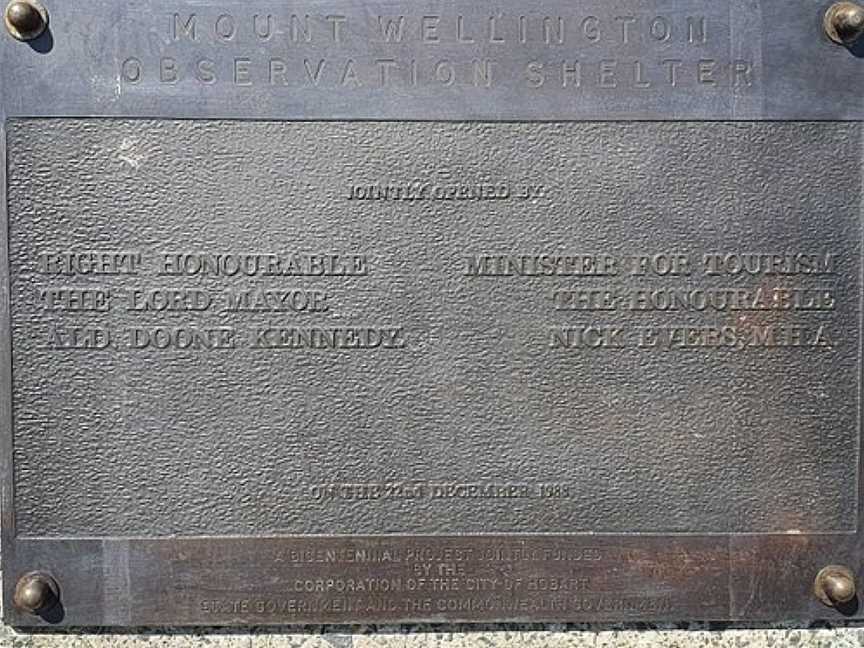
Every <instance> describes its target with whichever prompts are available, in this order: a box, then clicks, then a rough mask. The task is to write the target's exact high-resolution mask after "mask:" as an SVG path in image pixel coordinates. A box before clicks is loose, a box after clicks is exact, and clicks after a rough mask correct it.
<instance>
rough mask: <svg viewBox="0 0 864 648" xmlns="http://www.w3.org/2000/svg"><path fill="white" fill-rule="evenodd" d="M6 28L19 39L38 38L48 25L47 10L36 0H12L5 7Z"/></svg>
mask: <svg viewBox="0 0 864 648" xmlns="http://www.w3.org/2000/svg"><path fill="white" fill-rule="evenodd" d="M5 20H6V29H7V30H8V31H9V33H10V34H12V36H13V37H15V38H17V39H18V40H21V41H28V40H33V39H35V38H39V36H41V35H42V32H44V31H45V28H46V27H47V26H48V12H47V11H45V7H43V6H42V5H41V4H39V2H37V1H36V0H12V2H10V3H9V4H8V5H7V7H6V15H5Z"/></svg>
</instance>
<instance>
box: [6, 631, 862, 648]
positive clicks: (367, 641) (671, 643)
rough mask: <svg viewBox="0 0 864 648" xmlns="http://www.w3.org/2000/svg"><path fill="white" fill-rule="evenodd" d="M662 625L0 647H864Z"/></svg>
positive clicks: (255, 634) (830, 637)
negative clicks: (662, 626) (663, 626)
mask: <svg viewBox="0 0 864 648" xmlns="http://www.w3.org/2000/svg"><path fill="white" fill-rule="evenodd" d="M695 628H696V629H681V628H680V627H679V628H676V629H672V628H662V629H651V630H642V629H636V628H629V629H622V630H592V629H586V628H581V627H573V628H571V627H563V626H550V627H547V628H537V627H531V628H528V629H521V628H520V627H519V626H509V627H501V628H500V629H498V628H494V627H482V628H480V629H478V630H472V629H471V628H464V627H455V628H444V627H429V626H404V627H392V628H391V627H380V628H373V627H337V628H329V627H325V628H322V627H320V626H314V627H312V628H305V629H304V628H280V629H277V630H270V629H258V630H253V631H250V632H248V633H246V632H234V631H231V632H221V631H214V630H208V629H194V630H188V631H186V630H172V629H146V630H141V631H140V632H134V631H133V632H131V633H126V634H116V633H111V632H102V631H99V630H87V631H82V632H76V633H69V634H53V633H47V634H34V635H28V634H24V633H18V632H16V631H14V630H13V629H11V628H9V627H7V626H0V648H181V647H182V648H187V647H188V648H687V647H689V646H693V647H695V648H783V647H786V646H788V647H790V648H853V647H857V646H864V629H861V628H858V627H850V628H834V629H809V630H805V629H785V628H781V627H777V628H771V629H758V630H747V629H735V630H720V629H708V628H703V627H702V626H695Z"/></svg>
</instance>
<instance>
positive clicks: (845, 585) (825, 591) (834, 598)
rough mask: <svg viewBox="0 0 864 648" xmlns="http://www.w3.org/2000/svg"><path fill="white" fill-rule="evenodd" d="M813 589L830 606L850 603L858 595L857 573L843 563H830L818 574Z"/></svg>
mask: <svg viewBox="0 0 864 648" xmlns="http://www.w3.org/2000/svg"><path fill="white" fill-rule="evenodd" d="M813 591H814V593H815V594H816V597H817V598H818V599H819V600H820V601H822V602H823V603H824V604H825V605H827V606H828V607H837V606H838V605H843V604H844V603H849V602H850V601H852V600H853V599H854V598H855V596H856V595H857V587H856V585H855V574H853V573H852V572H851V571H850V570H849V569H848V568H847V567H843V566H842V565H828V566H827V567H825V568H824V569H822V571H820V572H819V573H818V574H817V575H816V583H815V584H814V587H813Z"/></svg>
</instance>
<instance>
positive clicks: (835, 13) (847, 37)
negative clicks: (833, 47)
mask: <svg viewBox="0 0 864 648" xmlns="http://www.w3.org/2000/svg"><path fill="white" fill-rule="evenodd" d="M825 33H826V34H828V38H830V39H831V40H833V41H834V42H835V43H839V44H841V45H852V44H853V43H854V42H855V41H857V40H858V39H859V38H860V37H861V35H862V34H864V7H861V6H860V5H857V4H855V3H854V2H838V3H836V4H833V5H831V6H830V7H829V8H828V11H827V12H825Z"/></svg>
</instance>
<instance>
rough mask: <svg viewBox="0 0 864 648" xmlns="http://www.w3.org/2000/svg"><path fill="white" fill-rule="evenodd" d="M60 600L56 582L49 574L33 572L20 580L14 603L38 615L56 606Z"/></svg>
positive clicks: (25, 610)
mask: <svg viewBox="0 0 864 648" xmlns="http://www.w3.org/2000/svg"><path fill="white" fill-rule="evenodd" d="M58 599H59V589H58V588H57V583H56V581H55V580H54V579H53V578H51V576H49V575H48V574H45V573H42V572H31V573H29V574H25V575H24V576H22V577H21V578H20V579H19V580H18V584H17V585H16V586H15V595H14V597H13V602H14V603H15V607H17V608H18V609H19V610H23V611H24V612H29V613H30V614H37V613H38V612H40V611H42V610H46V609H48V608H50V607H51V606H53V605H54V603H56V602H57V600H58Z"/></svg>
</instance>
